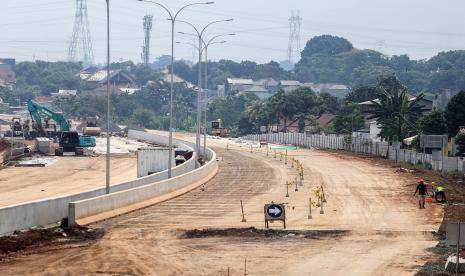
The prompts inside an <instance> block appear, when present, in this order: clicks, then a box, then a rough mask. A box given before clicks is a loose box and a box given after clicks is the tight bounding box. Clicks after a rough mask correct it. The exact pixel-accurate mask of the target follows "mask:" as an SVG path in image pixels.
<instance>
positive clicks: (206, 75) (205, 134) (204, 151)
mask: <svg viewBox="0 0 465 276" xmlns="http://www.w3.org/2000/svg"><path fill="white" fill-rule="evenodd" d="M232 35H236V34H225V35H217V36H214V37H212V38H211V39H210V40H209V41H208V42H207V43H205V42H204V44H205V46H204V48H205V93H204V101H205V110H204V111H205V114H204V120H205V121H204V127H205V133H204V134H203V155H205V154H206V150H207V91H208V68H207V66H208V47H210V45H212V44H223V43H226V41H218V42H214V40H215V39H217V38H219V37H224V36H232Z"/></svg>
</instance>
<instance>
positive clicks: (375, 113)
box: [368, 76, 425, 141]
mask: <svg viewBox="0 0 465 276" xmlns="http://www.w3.org/2000/svg"><path fill="white" fill-rule="evenodd" d="M377 89H378V90H379V92H380V93H379V98H378V99H376V100H371V103H372V105H373V106H372V109H371V110H370V111H369V113H370V114H371V116H369V118H368V119H376V121H377V123H378V125H381V126H382V127H381V134H380V136H381V138H384V139H387V140H390V141H393V140H397V141H402V140H403V138H405V135H406V129H408V128H410V127H412V126H414V125H415V122H416V121H417V120H418V119H419V118H420V117H421V115H422V113H423V112H424V111H425V109H424V106H423V105H421V104H420V101H421V100H422V99H423V98H424V95H423V94H420V95H418V96H417V97H415V98H413V99H409V97H408V96H407V88H406V87H405V86H403V85H402V83H401V82H400V81H399V79H398V78H397V77H395V76H389V77H386V78H383V79H382V80H380V82H379V84H378V86H377Z"/></svg>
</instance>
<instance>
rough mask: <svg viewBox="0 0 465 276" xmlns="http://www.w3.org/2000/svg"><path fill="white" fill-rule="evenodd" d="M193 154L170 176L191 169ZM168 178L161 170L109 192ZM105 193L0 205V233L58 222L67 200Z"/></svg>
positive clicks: (161, 140)
mask: <svg viewBox="0 0 465 276" xmlns="http://www.w3.org/2000/svg"><path fill="white" fill-rule="evenodd" d="M129 137H130V138H133V139H138V140H145V141H147V142H153V143H157V144H165V143H167V138H166V137H164V136H160V135H156V134H152V133H146V132H142V131H132V130H130V131H129ZM173 145H174V146H176V147H178V148H183V149H188V150H193V144H192V143H189V142H184V141H180V140H176V139H173ZM195 163H196V155H195V153H194V155H193V156H192V158H191V159H189V160H188V161H187V162H185V163H184V164H182V165H180V166H177V167H174V168H173V170H172V176H173V177H175V176H179V175H182V174H184V173H187V172H189V171H192V170H194V169H195ZM167 178H168V172H167V171H162V172H159V173H156V174H152V175H149V176H146V177H142V178H138V179H135V180H133V181H128V182H125V183H121V184H117V185H113V186H111V187H110V191H111V193H115V192H119V191H123V190H127V189H133V188H137V187H141V186H144V185H148V184H152V183H155V182H158V181H161V180H164V179H167ZM101 195H105V188H104V187H103V188H100V189H95V190H92V191H88V192H84V193H78V194H73V195H67V196H59V197H54V198H47V199H43V200H36V201H32V202H27V203H22V204H17V205H11V206H6V207H3V208H0V235H3V234H6V233H10V232H13V231H16V230H21V229H26V228H30V227H33V226H39V225H48V224H52V223H56V222H59V221H60V220H61V219H62V218H65V217H67V216H68V204H69V203H70V202H75V201H80V200H84V199H88V198H93V197H97V196H101Z"/></svg>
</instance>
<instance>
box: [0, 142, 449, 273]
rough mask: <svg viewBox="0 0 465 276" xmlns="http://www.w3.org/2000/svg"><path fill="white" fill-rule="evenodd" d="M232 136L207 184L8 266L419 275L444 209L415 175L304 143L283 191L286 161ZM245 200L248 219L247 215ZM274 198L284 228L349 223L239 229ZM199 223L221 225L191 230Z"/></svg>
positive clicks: (4, 266)
mask: <svg viewBox="0 0 465 276" xmlns="http://www.w3.org/2000/svg"><path fill="white" fill-rule="evenodd" d="M226 143H227V142H226V141H225V140H218V141H216V140H215V141H211V142H210V144H211V145H213V146H214V149H215V150H216V152H217V153H218V157H219V158H218V159H219V161H218V162H219V166H220V169H219V172H218V175H217V176H216V177H215V178H213V179H212V180H211V181H210V182H208V183H207V184H206V185H205V187H202V188H199V189H197V190H194V191H192V192H190V193H188V194H185V195H184V196H181V197H178V198H175V199H173V200H170V201H167V202H165V203H162V204H159V205H155V206H152V207H149V208H146V209H143V210H139V211H136V212H133V213H130V214H127V215H123V216H120V217H117V218H114V219H111V220H108V221H105V222H101V223H98V224H95V225H92V226H91V227H96V228H104V229H105V232H106V234H105V236H104V237H103V238H102V239H100V240H98V241H96V242H95V243H92V244H83V245H82V246H77V247H73V248H53V250H51V249H44V250H43V252H41V253H34V254H32V255H24V256H19V257H15V258H14V259H12V260H9V261H6V262H4V263H1V264H0V271H2V275H44V274H46V275H93V274H101V275H228V274H227V273H228V269H229V273H230V275H244V270H245V262H246V266H247V268H246V269H247V275H413V274H414V273H415V271H417V270H418V268H419V267H420V266H421V265H423V263H424V259H425V256H427V255H428V254H429V253H428V252H427V248H429V247H432V246H434V245H435V244H436V240H435V239H434V237H433V235H432V231H435V230H437V228H438V227H439V223H440V221H441V218H442V210H441V209H440V207H439V206H434V205H431V206H428V207H427V208H426V209H424V210H419V209H418V207H417V202H416V198H414V197H412V194H413V190H412V184H413V183H414V181H415V180H414V179H412V178H411V176H406V175H403V176H400V175H399V174H395V173H394V171H393V170H392V169H391V168H387V167H383V166H382V165H380V164H373V163H369V162H367V161H365V160H362V159H358V158H353V157H351V158H341V157H340V156H337V155H335V154H332V153H327V152H322V151H314V150H298V151H295V152H293V155H294V156H295V157H296V158H297V159H299V160H301V161H302V162H303V165H304V173H305V180H304V182H303V184H304V186H298V191H295V190H294V188H292V189H291V190H290V197H285V195H286V186H285V183H286V181H288V180H292V179H293V178H294V177H295V175H296V172H295V170H294V169H293V168H291V166H290V164H287V165H285V164H284V163H283V162H280V161H279V159H274V158H273V157H271V155H270V156H268V157H267V156H266V154H265V153H264V152H262V153H259V152H254V153H250V152H249V150H248V149H247V148H244V147H242V148H240V147H238V146H237V145H233V144H230V145H229V146H228V148H229V150H228V151H227V150H226V149H225V148H226ZM229 143H231V142H229ZM320 185H323V186H324V189H325V196H326V199H327V204H326V205H325V206H324V214H320V213H319V211H320V210H319V209H318V210H316V209H314V210H313V211H314V212H313V218H312V219H308V198H309V196H310V194H311V193H312V190H313V189H314V188H315V187H317V186H320ZM240 200H242V201H243V203H244V208H245V217H246V220H247V222H241V219H242V217H241V207H240ZM270 201H274V202H282V203H287V204H286V206H287V208H286V213H287V218H288V220H287V226H288V229H296V230H344V232H341V233H340V234H338V235H324V234H315V235H312V237H311V238H308V237H307V236H306V235H305V234H299V232H297V234H296V233H292V232H285V235H283V234H273V235H262V234H260V232H259V231H255V230H250V231H248V230H238V228H248V227H255V228H263V227H264V222H263V217H264V215H263V206H264V204H265V203H268V202H270ZM281 227H282V226H281V224H280V223H274V224H272V228H273V229H279V228H281ZM193 229H218V230H211V231H210V233H213V234H205V235H197V236H195V237H191V236H186V235H185V232H186V231H188V230H193ZM200 232H201V231H200ZM244 232H247V234H244ZM333 232H334V231H333ZM205 233H208V232H205ZM237 233H239V234H237ZM276 233H280V232H276ZM302 233H304V232H302ZM322 233H323V232H322ZM245 259H246V260H247V261H245Z"/></svg>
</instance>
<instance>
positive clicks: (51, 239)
mask: <svg viewBox="0 0 465 276" xmlns="http://www.w3.org/2000/svg"><path fill="white" fill-rule="evenodd" d="M103 234H104V231H103V229H89V228H86V227H75V228H67V229H61V228H58V227H55V228H49V229H32V230H28V231H25V232H22V231H17V232H15V233H13V235H10V236H4V237H0V261H2V260H4V259H6V258H7V257H8V256H10V255H12V254H14V253H19V252H22V253H23V252H27V251H33V250H34V249H37V248H44V247H46V246H52V245H64V244H70V243H76V242H82V241H90V240H96V239H99V238H101V237H102V236H103Z"/></svg>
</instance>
